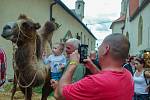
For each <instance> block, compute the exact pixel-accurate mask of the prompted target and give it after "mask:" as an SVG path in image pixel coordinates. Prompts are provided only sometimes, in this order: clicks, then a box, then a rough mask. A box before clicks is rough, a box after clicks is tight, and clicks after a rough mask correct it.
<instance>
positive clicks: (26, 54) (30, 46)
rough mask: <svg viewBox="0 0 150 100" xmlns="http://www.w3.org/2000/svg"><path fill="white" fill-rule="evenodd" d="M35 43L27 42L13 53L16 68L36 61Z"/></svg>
mask: <svg viewBox="0 0 150 100" xmlns="http://www.w3.org/2000/svg"><path fill="white" fill-rule="evenodd" d="M35 53H36V41H29V42H27V43H26V44H24V45H21V46H19V47H18V49H17V50H16V53H15V59H16V64H17V66H18V67H24V66H26V65H30V64H31V63H33V62H35V61H36V55H35Z"/></svg>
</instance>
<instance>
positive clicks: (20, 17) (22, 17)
mask: <svg viewBox="0 0 150 100" xmlns="http://www.w3.org/2000/svg"><path fill="white" fill-rule="evenodd" d="M18 19H25V20H26V19H28V17H27V16H26V15H25V14H20V16H19V17H18Z"/></svg>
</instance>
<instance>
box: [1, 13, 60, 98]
mask: <svg viewBox="0 0 150 100" xmlns="http://www.w3.org/2000/svg"><path fill="white" fill-rule="evenodd" d="M39 28H40V24H39V23H35V22H34V21H33V20H32V19H30V18H28V17H27V16H26V15H23V14H22V15H20V16H19V17H18V20H17V21H16V22H12V23H8V24H6V25H5V26H4V28H3V32H2V34H1V36H2V37H3V38H5V39H6V40H10V41H12V42H13V43H14V44H16V46H17V49H16V51H15V63H16V67H17V68H16V69H17V70H16V71H15V76H16V79H17V83H18V85H19V87H20V89H21V91H22V92H23V94H24V95H25V100H31V98H32V88H33V87H36V86H40V85H43V88H42V98H41V100H47V97H48V95H49V93H51V92H52V91H53V89H52V87H51V84H50V74H49V67H48V66H47V65H44V64H43V61H42V56H41V55H42V52H43V51H44V52H45V51H46V50H47V49H46V43H50V44H51V40H52V36H53V31H55V30H56V29H57V27H56V25H55V23H54V22H50V21H47V22H46V23H45V25H44V26H43V27H42V28H41V29H40V31H39V32H38V31H37V30H38V29H39ZM14 88H16V86H15V87H14ZM14 94H15V91H13V93H12V98H11V99H13V95H14Z"/></svg>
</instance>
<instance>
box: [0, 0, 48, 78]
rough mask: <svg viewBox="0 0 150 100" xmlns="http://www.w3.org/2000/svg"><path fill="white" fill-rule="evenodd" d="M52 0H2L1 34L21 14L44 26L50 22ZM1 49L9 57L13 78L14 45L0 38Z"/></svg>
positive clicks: (9, 70)
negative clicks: (4, 27)
mask: <svg viewBox="0 0 150 100" xmlns="http://www.w3.org/2000/svg"><path fill="white" fill-rule="evenodd" d="M49 1H50V0H0V12H1V14H0V32H2V29H3V26H4V25H5V24H6V23H7V22H10V21H15V20H16V19H17V17H18V16H19V14H21V13H24V14H26V15H27V16H29V17H31V18H32V19H34V20H35V21H37V22H40V23H41V24H43V23H44V22H45V21H47V20H49V4H50V2H49ZM0 47H1V48H4V50H5V52H6V55H7V62H8V69H7V76H8V78H10V77H11V78H12V77H13V70H12V45H11V42H10V41H7V40H4V39H3V38H2V37H1V36H0Z"/></svg>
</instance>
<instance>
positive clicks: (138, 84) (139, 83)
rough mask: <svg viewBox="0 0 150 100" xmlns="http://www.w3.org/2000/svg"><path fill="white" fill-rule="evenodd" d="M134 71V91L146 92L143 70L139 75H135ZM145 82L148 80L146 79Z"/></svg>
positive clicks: (138, 92)
mask: <svg viewBox="0 0 150 100" xmlns="http://www.w3.org/2000/svg"><path fill="white" fill-rule="evenodd" d="M136 73H137V72H135V73H134V76H133V79H134V92H135V93H137V94H148V92H146V91H145V90H146V87H147V84H146V81H145V78H144V70H143V71H142V73H141V75H139V76H136ZM147 82H149V80H147Z"/></svg>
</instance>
